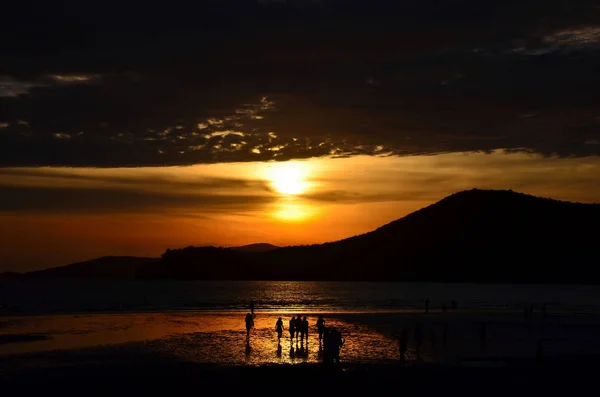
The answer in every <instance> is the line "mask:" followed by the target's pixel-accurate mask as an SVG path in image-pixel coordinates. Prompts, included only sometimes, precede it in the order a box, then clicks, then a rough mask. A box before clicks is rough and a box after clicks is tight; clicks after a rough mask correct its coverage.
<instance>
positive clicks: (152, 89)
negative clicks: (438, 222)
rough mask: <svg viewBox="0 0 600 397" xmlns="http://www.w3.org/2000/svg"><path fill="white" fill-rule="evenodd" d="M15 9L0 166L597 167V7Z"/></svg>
mask: <svg viewBox="0 0 600 397" xmlns="http://www.w3.org/2000/svg"><path fill="white" fill-rule="evenodd" d="M11 7H13V8H14V9H12V13H11V15H12V18H8V20H7V21H6V24H5V25H3V26H2V27H1V29H2V30H3V32H4V33H8V32H11V37H13V39H11V40H7V41H4V42H3V43H2V44H1V46H0V65H1V66H0V165H3V166H10V165H72V166H86V165H87V166H89V165H93V166H138V165H174V164H194V163H212V162H233V161H258V160H270V159H276V160H287V159H293V158H308V157H316V156H339V157H345V156H352V155H357V154H370V155H413V154H434V153H443V152H455V151H482V152H488V151H492V150H494V149H499V148H506V149H509V150H513V151H514V150H523V151H530V152H535V153H540V154H543V155H559V156H573V155H574V156H585V155H599V154H600V145H596V144H590V142H597V141H598V140H600V94H598V93H600V75H599V74H598V73H597V70H598V67H599V66H600V27H598V25H597V21H598V20H599V19H598V16H599V13H600V8H599V7H598V6H597V4H596V2H593V1H584V0H578V1H566V0H564V1H563V0H550V1H541V0H525V1H522V2H518V3H514V4H513V3H511V4H509V3H508V2H505V1H499V0H491V1H486V2H482V1H470V0H462V1H456V0H453V1H451V0H445V1H423V0H421V1H412V0H411V1H409V0H405V1H397V2H389V1H385V2H384V1H379V0H372V1H335V0H331V1H327V0H323V1H300V0H298V1H287V2H277V1H270V2H257V1H251V0H248V1H242V0H239V1H233V0H222V1H214V2H213V1H208V2H206V1H203V2H197V3H194V4H192V5H187V6H184V5H182V6H175V5H174V4H173V5H172V6H169V7H166V6H164V5H163V6H161V7H155V6H152V5H150V4H146V5H144V8H143V9H139V8H138V7H133V6H131V7H130V6H126V5H123V4H121V5H120V6H119V7H118V8H113V6H112V5H111V2H108V3H106V4H105V5H104V6H103V7H102V8H101V9H93V10H92V9H86V7H83V6H81V4H80V3H74V2H73V3H72V4H71V2H68V1H67V2H66V3H65V5H64V7H61V8H60V10H57V9H55V8H54V7H51V6H45V5H43V4H42V5H40V6H39V7H37V6H36V7H35V8H28V7H29V6H27V5H18V4H17V5H14V6H11ZM142 15H143V17H141V16H142ZM0 33H2V32H0Z"/></svg>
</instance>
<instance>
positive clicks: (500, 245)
mask: <svg viewBox="0 0 600 397" xmlns="http://www.w3.org/2000/svg"><path fill="white" fill-rule="evenodd" d="M599 222H600V205H598V204H581V203H570V202H563V201H558V200H553V199H548V198H540V197H534V196H531V195H526V194H523V193H517V192H513V191H510V190H478V189H473V190H468V191H462V192H458V193H455V194H453V195H451V196H448V197H446V198H444V199H442V200H440V201H438V202H436V203H434V204H432V205H430V206H428V207H425V208H423V209H420V210H418V211H416V212H414V213H412V214H409V215H407V216H405V217H404V218H401V219H398V220H396V221H393V222H391V223H389V224H387V225H384V226H382V227H380V228H378V229H376V230H374V231H372V232H369V233H366V234H363V235H359V236H354V237H351V238H347V239H344V240H340V241H336V242H331V243H325V244H318V245H310V246H291V247H282V248H277V249H273V250H270V251H267V252H264V251H263V252H244V251H239V250H234V249H228V248H218V247H187V248H184V249H176V250H167V251H166V252H165V253H164V254H163V255H162V257H161V260H160V261H157V262H153V263H150V264H148V265H144V266H142V267H141V269H140V271H139V272H138V276H139V277H141V278H176V279H213V280H214V279H239V280H361V281H362V280H365V281H366V280H373V281H376V280H382V281H383V280H385V281H392V280H395V281H440V282H510V283H515V282H528V283H535V282H539V283H584V284H589V283H592V284H596V283H600V277H599V276H596V273H597V272H595V271H594V267H595V265H596V264H597V262H598V260H597V254H596V252H597V249H598V248H597V247H598V241H600V239H599V237H600V236H599V233H598V229H597V228H596V227H597V226H596V225H598V224H600V223H599Z"/></svg>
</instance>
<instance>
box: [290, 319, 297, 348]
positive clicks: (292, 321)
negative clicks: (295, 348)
mask: <svg viewBox="0 0 600 397" xmlns="http://www.w3.org/2000/svg"><path fill="white" fill-rule="evenodd" d="M289 329H290V343H292V342H293V341H294V334H295V333H296V318H294V317H293V316H292V318H291V319H290V323H289Z"/></svg>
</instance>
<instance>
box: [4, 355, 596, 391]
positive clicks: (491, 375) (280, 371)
mask: <svg viewBox="0 0 600 397" xmlns="http://www.w3.org/2000/svg"><path fill="white" fill-rule="evenodd" d="M134 362H135V364H133V363H134ZM499 364H502V366H497V365H499ZM4 369H5V370H7V371H5V372H4V375H6V376H5V377H4V378H3V379H2V380H1V381H0V395H2V396H16V395H37V396H40V395H52V396H54V395H57V396H64V395H80V396H84V395H107V396H108V395H110V396H115V395H127V396H144V395H148V396H161V395H165V394H166V395H168V396H169V397H170V396H175V395H199V396H203V395H211V396H212V395H217V396H218V395H226V396H228V395H242V394H244V395H252V396H254V395H278V396H289V395H294V396H295V395H303V396H323V395H332V396H343V395H352V396H354V395H364V396H375V395H396V396H398V395H411V396H412V395H419V396H421V395H422V396H433V395H451V396H454V395H457V396H471V395H473V396H475V395H477V396H489V395H494V396H496V395H502V396H507V395H516V396H521V395H536V396H547V395H564V396H568V395H576V394H577V395H598V384H599V382H598V379H597V373H598V369H600V365H599V364H598V360H597V359H596V358H595V357H571V358H567V357H563V358H561V359H554V358H553V359H545V360H543V361H541V362H535V361H531V360H529V361H523V360H515V361H514V362H511V361H510V360H504V361H503V362H502V363H496V365H494V363H491V362H481V363H479V365H477V363H475V362H471V363H469V364H468V365H467V364H466V363H465V364H464V365H462V366H444V365H440V364H423V365H421V366H412V367H402V366H400V365H396V364H381V365H379V364H373V365H345V364H342V365H340V366H333V367H325V366H323V365H322V364H297V365H287V364H281V365H266V366H260V367H224V366H211V365H207V364H202V365H199V364H194V363H182V362H173V363H170V362H167V361H161V360H160V359H159V358H157V357H147V358H144V357H137V358H135V359H134V358H132V357H127V358H124V359H123V362H122V364H115V363H114V362H113V363H111V364H110V365H107V364H105V363H102V362H97V363H90V364H86V365H81V366H56V367H52V368H47V367H45V368H37V369H29V370H26V371H18V372H11V371H10V369H9V368H4Z"/></svg>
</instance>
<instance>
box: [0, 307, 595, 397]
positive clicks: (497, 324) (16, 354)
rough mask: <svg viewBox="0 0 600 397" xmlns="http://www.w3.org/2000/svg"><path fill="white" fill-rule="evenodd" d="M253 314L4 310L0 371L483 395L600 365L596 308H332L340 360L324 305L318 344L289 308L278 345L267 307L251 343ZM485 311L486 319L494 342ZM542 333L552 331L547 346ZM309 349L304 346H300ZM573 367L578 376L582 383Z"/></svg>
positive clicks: (29, 377) (556, 380)
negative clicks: (402, 340) (404, 336)
mask: <svg viewBox="0 0 600 397" xmlns="http://www.w3.org/2000/svg"><path fill="white" fill-rule="evenodd" d="M244 314H245V313H241V312H240V313H237V312H234V313H232V312H224V313H207V312H170V313H119V314H94V315H76V316H74V315H68V316H67V315H64V316H28V317H7V318H3V319H0V320H1V321H0V322H1V324H2V326H1V327H0V340H1V339H2V338H4V340H5V341H7V343H3V344H0V381H2V382H3V384H5V385H8V386H7V387H9V386H10V387H23V388H27V387H29V388H33V389H35V388H36V387H38V386H39V387H42V386H41V385H57V387H58V385H60V384H61V383H64V382H65V381H66V382H68V384H70V385H75V384H81V387H86V386H85V385H86V384H87V387H88V388H89V385H98V386H99V387H102V386H108V385H112V386H113V389H114V388H118V389H120V390H125V389H128V388H134V387H138V388H142V389H143V388H146V387H148V390H150V389H152V385H155V386H156V387H161V386H166V385H169V384H172V383H173V382H176V383H177V384H181V385H182V387H186V388H188V389H190V390H193V392H194V393H196V392H201V390H202V389H203V388H205V387H209V386H210V387H224V388H226V389H227V390H228V391H231V392H243V391H244V387H246V386H247V385H252V386H251V390H255V389H259V390H261V392H260V393H262V392H263V391H264V392H265V393H270V392H272V391H271V389H272V387H277V390H276V391H275V392H282V393H287V391H286V389H287V388H290V387H291V388H294V386H291V385H294V384H299V385H300V386H297V387H298V388H300V389H301V390H302V392H301V393H299V394H308V393H312V391H311V390H312V389H314V388H316V387H317V385H318V384H321V385H323V387H326V388H328V391H329V392H334V391H335V390H334V389H335V388H342V389H344V390H346V391H348V392H349V393H350V394H351V395H355V394H354V392H355V391H356V390H359V389H360V390H363V391H365V390H367V391H368V389H369V388H371V387H376V388H380V387H385V388H395V389H398V390H399V391H400V392H401V393H404V392H407V391H409V390H412V391H413V392H426V393H430V392H431V393H433V392H436V393H438V392H443V391H444V390H443V389H444V386H443V385H446V386H447V387H451V388H453V389H454V388H458V389H456V390H460V392H461V393H462V394H469V393H470V392H471V391H472V392H473V394H475V392H476V391H477V390H479V393H478V395H481V394H490V393H493V392H496V391H498V390H505V391H508V390H509V388H508V386H509V385H513V384H515V385H516V386H514V387H516V388H517V389H516V390H515V391H513V392H517V391H518V390H519V389H518V388H531V389H532V390H535V389H536V388H537V389H538V390H540V391H541V390H548V391H554V390H559V389H560V387H562V386H560V385H562V384H563V383H565V384H566V383H568V384H570V386H571V387H579V386H581V385H583V384H585V382H587V381H588V379H587V378H586V375H585V374H586V373H593V372H594V371H591V370H592V369H595V367H596V366H597V362H598V360H597V357H600V342H599V341H598V340H597V339H598V338H597V335H599V334H600V317H599V316H597V315H584V314H558V313H552V314H550V315H548V316H547V317H546V318H542V317H541V316H539V315H536V316H534V318H533V319H532V320H531V321H526V320H525V319H524V318H523V316H522V314H521V313H518V312H506V311H502V312H500V311H499V312H466V311H457V312H446V313H428V314H425V313H419V312H414V311H413V312H404V313H328V314H325V319H326V321H327V324H328V325H329V326H337V327H339V329H341V330H342V332H343V334H344V336H345V337H346V344H345V345H344V347H343V348H342V352H341V358H342V363H341V365H340V366H339V367H335V368H324V367H323V365H322V364H320V361H321V360H320V355H319V350H320V349H319V342H318V339H317V336H316V333H315V332H314V331H315V327H314V324H315V322H316V319H317V315H316V314H311V313H307V314H306V315H307V317H308V319H309V323H310V325H311V333H310V335H309V343H308V350H307V349H306V344H305V343H302V344H301V343H298V344H296V341H295V340H294V341H292V342H290V340H289V333H288V330H287V327H288V320H289V318H290V317H291V314H290V313H287V314H285V315H282V318H283V320H284V324H285V328H286V329H285V331H284V338H283V339H282V340H281V347H282V348H281V353H280V354H278V348H277V338H276V333H275V328H274V326H275V321H276V320H277V318H278V317H279V314H277V313H260V312H259V313H258V315H257V317H256V320H255V324H256V326H255V328H254V329H253V330H252V332H251V335H250V339H249V343H246V337H245V329H244V322H243V319H244ZM417 323H420V324H421V326H422V327H423V330H424V342H423V345H422V347H421V359H417V357H416V346H415V342H414V337H413V331H414V327H415V325H416V324H417ZM482 323H486V335H485V344H482V339H481V336H482V335H481V324H482ZM403 327H407V328H408V329H409V330H410V335H411V336H410V338H409V347H408V353H407V358H408V361H407V363H406V365H400V360H399V358H400V356H399V351H398V340H397V335H398V334H399V332H400V330H401V329H402V328H403ZM444 329H447V334H446V346H444V344H443V333H444ZM432 332H433V335H434V338H433V341H434V343H433V344H432V343H431V333H432ZM34 336H35V337H34ZM538 341H541V342H542V343H541V346H542V347H543V350H542V355H541V356H540V355H539V354H538V353H539V351H538V347H539V345H538ZM292 348H293V354H291V353H292ZM299 349H302V351H303V352H305V354H300V355H299V354H298V352H299ZM473 376H475V377H474V378H473ZM566 379H571V381H569V382H567V380H566ZM573 379H578V380H577V382H576V383H575V384H573ZM484 380H485V382H487V383H481V387H485V389H477V387H476V385H477V384H479V383H480V382H484ZM288 382H289V383H288ZM461 382H463V383H461ZM490 382H494V387H491V386H490V385H491V383H490ZM515 382H517V383H515ZM519 382H521V383H519ZM548 382H550V383H551V384H555V386H554V387H550V386H549V385H548ZM496 385H497V386H496ZM565 387H566V386H565ZM196 388H198V389H197V390H196ZM382 390H383V389H382ZM565 390H566V389H565ZM482 391H485V392H483V393H482ZM570 392H572V390H571V391H570ZM124 394H125V393H124ZM227 394H229V393H227Z"/></svg>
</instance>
